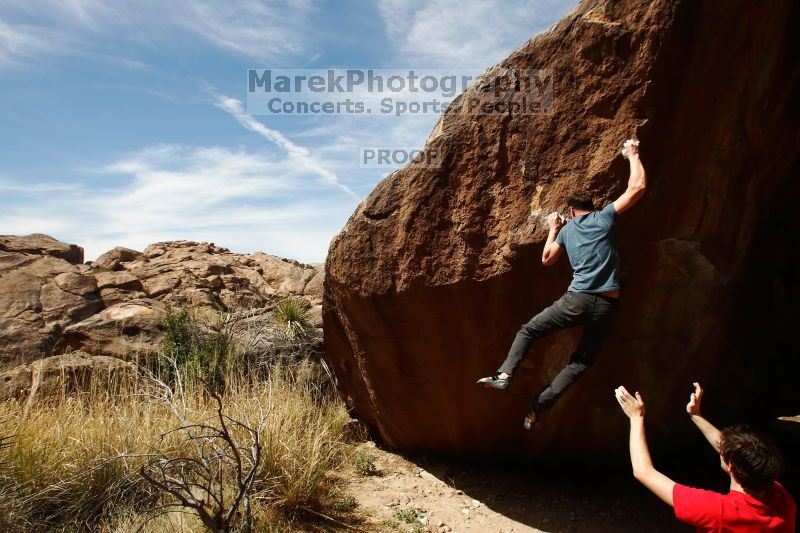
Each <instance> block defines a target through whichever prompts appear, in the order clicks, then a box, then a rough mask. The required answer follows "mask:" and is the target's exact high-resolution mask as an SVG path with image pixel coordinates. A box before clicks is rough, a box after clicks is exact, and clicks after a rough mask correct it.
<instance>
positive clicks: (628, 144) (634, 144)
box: [620, 139, 639, 157]
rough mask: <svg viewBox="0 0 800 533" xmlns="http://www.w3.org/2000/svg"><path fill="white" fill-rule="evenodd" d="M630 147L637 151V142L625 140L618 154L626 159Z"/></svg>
mask: <svg viewBox="0 0 800 533" xmlns="http://www.w3.org/2000/svg"><path fill="white" fill-rule="evenodd" d="M631 147H635V148H637V149H638V148H639V141H637V140H636V139H628V140H627V141H625V143H624V144H623V145H622V150H621V152H620V153H621V154H622V155H623V156H624V157H628V152H629V148H631Z"/></svg>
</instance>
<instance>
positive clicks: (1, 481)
mask: <svg viewBox="0 0 800 533" xmlns="http://www.w3.org/2000/svg"><path fill="white" fill-rule="evenodd" d="M164 327H165V329H166V336H165V341H164V342H163V344H162V346H161V347H160V349H159V351H158V355H157V357H154V358H153V359H152V360H149V361H146V362H143V364H142V365H141V366H140V372H139V375H137V376H135V378H133V379H130V380H129V381H128V382H125V383H122V384H119V386H116V387H110V388H109V387H108V386H89V387H88V388H84V389H83V390H82V391H80V392H78V393H76V392H75V391H74V390H72V391H70V392H69V393H67V392H66V390H67V387H66V381H67V380H68V379H69V376H65V377H64V379H65V393H63V394H60V395H58V394H57V395H54V396H49V397H40V398H32V399H27V400H23V401H19V400H12V401H7V402H4V403H2V404H0V500H2V505H0V530H2V531H114V532H128V531H130V532H133V531H159V532H161V531H206V530H209V531H294V530H303V531H308V530H314V529H315V528H318V527H319V528H323V527H329V526H331V524H339V525H344V524H354V523H357V521H358V516H357V514H356V507H357V505H356V504H355V500H354V499H353V498H352V497H350V496H348V495H347V494H345V493H344V491H343V486H344V484H343V481H342V478H341V476H340V474H338V473H337V471H340V470H341V468H342V467H343V466H344V465H349V464H351V463H352V454H353V452H352V447H351V446H350V444H349V443H348V439H347V435H348V429H347V426H348V422H349V416H348V414H347V411H346V409H345V407H344V405H343V404H342V403H341V401H340V400H339V399H338V398H337V397H336V395H335V394H334V392H333V387H332V386H331V385H332V384H331V377H330V375H329V373H328V372H327V371H326V366H325V365H324V363H323V362H321V360H318V359H316V358H315V357H314V356H313V352H314V348H313V346H314V343H315V339H314V338H313V337H314V333H313V330H312V329H311V328H308V326H307V321H306V320H305V315H304V308H303V305H302V303H301V302H298V301H284V302H281V303H279V304H278V305H277V306H276V307H275V308H274V309H273V310H272V311H271V312H264V311H263V310H255V309H251V310H247V309H243V310H238V311H236V312H224V313H223V312H216V311H214V312H211V311H208V310H199V309H189V308H175V309H172V310H170V313H169V314H168V316H167V318H166V320H165V321H164Z"/></svg>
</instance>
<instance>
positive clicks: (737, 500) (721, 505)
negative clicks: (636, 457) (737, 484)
mask: <svg viewBox="0 0 800 533" xmlns="http://www.w3.org/2000/svg"><path fill="white" fill-rule="evenodd" d="M672 498H673V501H674V504H675V516H676V517H677V518H678V520H680V521H681V522H686V523H687V524H691V525H693V526H697V531H698V532H704V533H705V532H719V533H722V532H727V531H732V532H733V531H735V532H737V533H739V532H753V533H755V532H763V531H768V532H770V533H795V530H794V528H795V513H796V512H797V508H796V506H795V503H794V500H792V497H791V496H790V495H789V493H788V492H786V489H784V488H783V486H782V485H781V484H780V483H778V482H777V481H775V482H774V483H773V485H772V487H770V488H769V490H768V491H767V496H766V498H765V499H764V501H763V502H762V501H760V500H757V499H755V498H753V497H752V496H749V495H747V494H745V493H743V492H739V491H736V490H732V491H730V492H729V493H728V494H720V493H719V492H713V491H710V490H701V489H693V488H692V487H687V486H686V485H681V484H679V483H676V484H675V488H674V489H672Z"/></svg>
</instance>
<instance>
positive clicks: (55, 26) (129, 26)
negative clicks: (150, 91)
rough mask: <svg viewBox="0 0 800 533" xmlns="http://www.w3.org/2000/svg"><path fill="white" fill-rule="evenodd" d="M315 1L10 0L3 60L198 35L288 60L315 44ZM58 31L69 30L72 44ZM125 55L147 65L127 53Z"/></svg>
mask: <svg viewBox="0 0 800 533" xmlns="http://www.w3.org/2000/svg"><path fill="white" fill-rule="evenodd" d="M312 8H313V5H312V3H311V0H274V1H271V2H268V3H267V2H260V1H256V0H172V1H170V2H163V1H160V0H120V1H118V2H104V1H100V0H68V1H65V0H6V1H4V2H3V3H2V4H0V67H3V66H14V65H19V64H20V62H21V61H23V60H25V59H35V58H42V57H48V56H64V55H76V54H77V55H93V54H101V55H103V54H105V55H111V54H113V53H114V52H113V51H112V50H109V49H108V46H107V45H108V43H114V44H117V43H118V42H119V41H123V42H125V41H127V42H128V43H129V44H130V43H134V44H137V45H144V46H146V47H149V48H153V49H156V48H157V49H160V48H163V46H164V45H165V44H167V45H170V46H189V45H191V41H192V39H195V40H197V39H199V40H200V41H202V42H204V43H206V44H207V45H210V46H212V47H216V48H220V49H223V50H226V51H228V52H231V53H234V54H236V55H240V56H244V57H247V58H249V59H251V60H257V61H274V60H286V59H290V58H296V57H297V56H298V55H300V54H303V53H305V52H306V51H307V50H309V48H310V47H312V46H313V37H312V36H310V35H309V33H308V32H306V31H303V28H304V27H305V26H306V24H307V20H308V16H309V13H310V12H311V10H312ZM25 20H36V21H37V25H36V26H32V25H29V24H24V23H23V21H25ZM54 37H58V40H62V39H63V38H68V39H69V40H70V46H59V44H58V42H54ZM119 63H120V64H121V65H123V66H127V67H128V68H131V67H134V68H142V67H143V66H145V65H144V64H143V63H141V62H138V61H137V60H135V59H130V58H125V57H122V58H119Z"/></svg>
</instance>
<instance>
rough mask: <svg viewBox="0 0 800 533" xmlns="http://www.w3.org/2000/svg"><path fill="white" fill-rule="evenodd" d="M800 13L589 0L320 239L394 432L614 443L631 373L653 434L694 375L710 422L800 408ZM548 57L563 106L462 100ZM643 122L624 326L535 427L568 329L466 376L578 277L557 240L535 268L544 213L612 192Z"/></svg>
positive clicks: (376, 419) (360, 376)
mask: <svg viewBox="0 0 800 533" xmlns="http://www.w3.org/2000/svg"><path fill="white" fill-rule="evenodd" d="M798 24H800V19H799V18H798V5H797V4H792V3H790V2H780V1H779V2H775V3H774V4H771V8H770V9H768V10H767V9H763V7H762V6H761V5H760V4H756V3H752V2H745V1H734V2H721V1H711V2H702V3H700V2H691V1H688V0H686V1H682V0H656V1H653V2H650V1H646V2H645V1H642V0H639V1H631V2H625V3H601V2H597V1H586V2H582V3H581V4H580V5H579V6H578V7H577V8H576V9H575V10H573V11H572V12H571V13H569V14H568V15H567V16H566V17H565V18H564V19H563V20H562V21H560V22H559V23H558V24H556V25H555V26H554V27H553V28H551V29H550V30H548V31H547V32H545V33H543V34H541V35H539V36H537V37H536V38H535V39H533V40H531V41H529V42H528V43H526V44H525V45H523V46H522V47H521V48H520V49H519V50H518V51H516V52H515V53H513V54H512V55H511V56H509V58H507V59H506V60H505V61H503V62H502V63H501V64H500V65H498V66H497V67H494V68H492V69H490V70H489V71H487V72H486V73H485V75H484V76H483V78H482V79H481V80H479V81H477V82H476V83H475V84H474V86H473V87H472V88H470V89H469V90H468V91H467V93H466V94H465V95H462V97H461V98H460V99H459V100H457V101H456V102H455V103H454V105H453V106H451V108H449V109H448V111H447V112H446V113H445V114H444V115H443V117H442V118H441V119H440V121H439V124H438V125H437V126H436V128H435V129H434V132H433V133H432V134H431V136H430V138H429V139H428V144H427V148H428V149H430V150H434V149H435V150H437V151H438V153H439V154H440V159H441V161H442V165H441V166H440V167H438V168H431V167H425V166H423V165H420V164H416V163H411V164H410V165H409V166H407V167H406V168H404V169H402V170H400V171H399V172H396V173H394V174H393V175H391V176H389V177H388V178H386V179H385V180H384V181H382V182H381V183H380V184H379V185H378V186H377V188H376V189H375V190H374V191H373V192H372V194H371V195H370V196H369V197H368V198H367V199H366V200H364V201H363V202H362V204H361V205H360V206H359V208H358V209H357V211H356V212H355V213H354V215H353V216H352V217H351V219H350V220H349V222H348V223H347V225H346V226H345V228H344V229H343V231H342V232H341V233H340V234H339V235H338V237H337V238H336V239H335V240H334V241H333V243H332V244H331V248H330V252H329V255H328V260H327V263H326V265H327V266H326V278H325V284H326V285H325V302H324V305H323V316H324V323H325V343H326V349H327V351H328V353H329V355H330V356H331V358H332V360H333V364H334V369H335V371H336V374H337V377H338V379H339V385H340V388H341V391H342V393H343V394H344V395H345V397H346V399H347V400H348V402H349V403H350V405H352V406H353V407H354V408H355V410H356V411H357V412H358V414H360V415H361V416H362V417H364V418H365V419H366V420H367V421H368V422H370V423H371V424H373V425H374V426H375V428H376V429H377V430H378V431H379V432H380V434H381V435H382V437H383V438H384V439H385V441H386V442H387V443H388V444H389V445H392V446H396V447H399V448H402V449H407V450H425V451H436V452H447V453H456V454H465V455H467V454H496V453H503V454H505V455H514V454H518V455H541V454H549V455H552V454H559V453H560V454H566V455H573V456H574V454H576V453H580V454H583V455H585V454H595V453H596V454H601V455H610V454H615V453H619V452H624V450H625V449H626V448H625V444H624V437H625V431H624V419H623V417H621V416H620V415H619V413H618V407H617V406H616V404H615V401H614V398H613V394H612V390H613V387H614V386H616V385H618V384H621V383H624V384H626V385H628V386H630V387H634V388H637V389H639V390H640V391H642V392H643V393H644V395H645V396H646V398H647V399H648V410H649V412H650V413H651V414H652V416H651V417H650V421H651V423H652V424H653V426H654V427H653V431H652V438H653V440H655V441H661V442H664V440H665V439H666V438H667V436H669V437H670V438H677V437H678V436H679V435H680V434H681V433H682V432H683V431H685V430H688V429H689V428H688V426H687V424H686V421H685V417H684V416H683V414H682V404H683V403H685V398H686V395H687V393H688V387H689V386H690V383H691V382H692V381H693V380H697V379H700V380H701V381H703V382H704V384H705V385H706V387H707V389H708V390H709V391H711V394H710V397H711V398H715V400H716V402H719V403H717V404H711V403H709V406H708V407H709V409H710V410H711V411H712V412H713V414H716V415H717V416H718V420H721V421H726V420H730V419H731V418H732V415H734V414H735V415H736V418H738V419H741V418H746V417H747V416H748V415H754V416H771V415H774V414H775V412H776V411H777V410H778V406H777V405H776V402H778V401H783V402H786V403H784V404H782V405H781V407H782V408H783V410H784V411H785V412H784V414H791V413H792V412H794V411H795V410H796V408H797V406H796V405H795V407H792V406H790V405H789V404H788V402H789V401H790V400H791V401H793V402H794V403H795V404H796V403H797V401H798V400H797V395H796V393H792V392H791V391H792V390H796V388H795V385H794V384H793V383H792V380H793V379H794V378H792V377H791V376H796V373H797V365H798V363H797V360H796V358H795V357H794V356H791V355H789V354H792V353H797V352H798V343H797V340H796V339H794V338H791V337H790V336H789V334H788V333H787V332H788V331H790V330H791V327H790V326H789V325H790V324H792V323H794V324H795V325H796V324H797V323H798V322H797V319H798V311H797V306H796V304H795V305H791V302H792V301H795V302H796V301H797V300H796V298H797V297H798V296H800V289H799V288H798V281H797V276H796V273H795V272H794V270H795V268H794V266H793V265H795V264H796V258H797V257H798V256H800V254H798V239H797V231H798V229H800V228H798V223H797V220H796V217H794V216H792V215H791V213H789V212H788V211H790V210H791V209H793V207H791V208H790V206H788V205H785V204H784V202H785V199H786V198H790V199H792V200H791V201H792V202H796V200H797V198H798V197H800V195H799V194H798V192H799V191H798V181H799V180H797V177H796V176H797V171H798V168H800V165H798V157H797V156H798V146H800V142H799V141H800V137H799V135H798V133H799V132H800V127H799V126H800V121H799V119H798V108H797V101H798V72H799V68H798V66H799V65H800V62H799V61H798V55H797V51H798V50H800V46H798V44H800V43H798V42H796V41H798V36H797V32H796V28H797V27H798ZM542 68H543V69H550V71H551V73H552V80H553V112H552V114H536V115H524V114H513V113H511V114H508V113H506V114H502V115H501V114H494V115H486V114H484V115H478V114H474V113H467V112H459V110H463V109H464V106H465V105H466V103H467V102H469V101H478V102H492V101H496V100H497V99H498V98H511V97H512V95H511V91H512V90H513V88H514V70H515V69H516V70H524V69H542ZM495 90H497V92H499V96H496V94H497V93H496V92H495ZM634 135H636V136H638V138H639V139H640V140H641V143H642V155H643V160H644V162H645V165H646V167H647V169H648V174H649V177H650V187H649V190H648V193H647V196H646V197H645V199H644V200H643V201H642V202H641V203H640V204H639V205H637V206H636V208H635V209H634V210H632V211H631V212H630V213H627V214H625V215H624V216H623V217H622V218H621V219H620V222H619V227H618V238H619V246H620V251H621V255H622V272H621V278H622V283H623V295H622V307H621V315H620V320H619V323H618V326H617V329H616V332H615V334H614V335H613V336H612V338H611V339H610V340H609V342H608V343H607V344H606V346H605V348H604V350H603V352H602V354H601V356H600V360H599V362H598V364H597V365H596V367H595V368H594V369H593V370H591V371H590V372H589V373H587V375H586V376H585V377H584V378H582V381H581V382H580V383H579V384H578V385H577V386H576V387H575V388H573V389H572V390H570V391H569V392H568V393H567V395H565V397H564V398H563V399H562V401H561V402H560V403H559V404H558V405H557V407H556V408H555V409H554V411H553V412H552V413H551V419H550V420H551V422H550V423H549V424H546V425H545V426H544V428H543V429H542V430H541V431H538V432H537V433H536V435H535V436H533V437H532V436H530V435H527V434H525V432H523V431H522V429H521V423H522V417H523V415H524V412H525V409H526V406H527V402H528V398H529V395H530V394H531V393H532V392H533V391H535V390H537V389H538V388H540V387H541V386H543V385H544V384H545V383H546V382H547V381H548V380H549V378H550V377H552V376H553V374H554V373H555V372H556V371H557V370H558V369H559V368H560V367H561V366H563V364H564V363H565V362H566V360H567V359H568V357H569V354H570V353H571V351H572V350H573V348H574V346H575V344H576V343H577V338H578V332H561V333H559V334H556V335H553V336H552V337H550V338H548V339H545V340H544V341H541V342H540V343H539V344H537V346H536V347H535V348H534V350H533V352H532V353H531V354H530V355H529V357H528V360H527V361H526V362H525V363H524V364H523V366H522V367H521V369H520V370H519V371H518V373H517V376H516V377H515V380H514V383H513V385H512V388H511V389H510V390H509V391H507V392H506V393H505V394H500V395H490V394H487V393H486V392H485V391H480V390H477V389H476V388H475V387H474V381H475V379H476V378H478V377H480V376H484V375H489V374H491V373H492V372H494V371H495V369H496V368H497V366H498V365H499V363H500V362H501V361H502V359H503V358H504V356H505V354H506V352H507V350H508V347H509V346H510V343H511V341H512V339H513V337H514V334H515V332H516V331H517V329H518V328H519V325H520V324H521V323H522V322H523V321H525V320H527V319H528V318H529V317H530V316H532V315H533V314H535V313H537V312H538V311H539V310H541V309H542V308H543V307H545V306H547V305H549V304H550V303H551V302H552V301H553V300H554V299H555V298H556V297H557V296H558V295H559V294H560V293H561V292H562V291H563V290H564V289H565V288H566V286H567V284H568V282H569V276H570V272H569V268H568V265H567V264H566V261H563V260H562V261H561V264H560V265H558V266H557V267H555V268H552V269H546V268H544V267H542V266H541V263H540V261H539V258H540V253H541V247H542V244H543V242H544V240H545V238H546V230H545V228H544V226H543V225H541V224H540V223H539V222H538V220H539V216H538V215H540V214H544V213H547V212H549V211H552V210H563V209H564V203H565V199H566V197H567V196H568V194H569V193H570V192H572V191H574V190H587V191H589V192H591V193H592V194H593V196H594V197H595V199H596V202H597V203H598V204H600V205H602V204H603V203H605V202H608V201H609V200H611V199H613V198H615V197H616V196H617V195H618V194H620V193H621V192H622V191H623V189H624V186H625V182H626V179H627V165H626V164H625V162H624V160H622V158H621V157H619V153H618V150H619V148H620V147H621V145H622V142H623V141H624V140H625V139H626V138H628V137H631V136H634ZM795 327H796V326H795ZM765 344H766V345H768V346H769V347H770V348H769V349H766V348H767V346H765ZM787 376H789V377H787ZM768 392H770V393H771V394H767V393H768Z"/></svg>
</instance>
